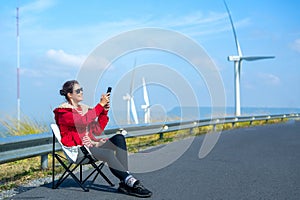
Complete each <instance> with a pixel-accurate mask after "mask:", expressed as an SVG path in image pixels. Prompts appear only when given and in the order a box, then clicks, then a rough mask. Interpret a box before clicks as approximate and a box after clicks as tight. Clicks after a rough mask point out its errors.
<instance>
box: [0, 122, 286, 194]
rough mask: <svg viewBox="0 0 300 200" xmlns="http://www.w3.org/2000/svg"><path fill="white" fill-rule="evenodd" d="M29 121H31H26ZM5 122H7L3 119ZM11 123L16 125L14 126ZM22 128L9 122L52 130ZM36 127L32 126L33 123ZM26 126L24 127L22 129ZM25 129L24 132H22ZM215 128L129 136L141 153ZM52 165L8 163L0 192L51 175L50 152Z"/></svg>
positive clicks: (1, 172) (131, 147)
mask: <svg viewBox="0 0 300 200" xmlns="http://www.w3.org/2000/svg"><path fill="white" fill-rule="evenodd" d="M287 120H288V119H284V120H281V119H274V120H267V121H266V120H260V121H254V122H252V123H251V124H250V122H238V123H235V124H234V125H233V124H232V123H226V124H219V125H217V126H216V130H228V129H232V128H242V127H249V126H256V125H263V124H267V123H272V124H273V123H280V122H286V121H287ZM25 122H27V123H25ZM1 123H3V122H1ZM9 124H12V127H10V125H9ZM21 124H22V126H20V129H19V130H18V131H17V129H16V121H15V120H11V123H6V125H7V127H8V129H9V130H12V132H11V133H14V134H15V135H19V134H20V133H23V130H24V133H26V134H28V133H37V132H39V133H40V132H45V131H48V130H47V129H46V126H44V125H41V126H40V125H39V124H38V123H36V122H32V121H30V120H29V118H27V119H26V120H25V121H23V123H21ZM31 125H32V127H31V128H30V126H31ZM21 127H22V128H21ZM21 130H22V131H21ZM213 130H214V126H213V125H208V126H201V127H194V128H192V129H185V130H178V131H172V132H166V133H164V134H163V137H162V136H161V135H160V134H153V135H148V136H140V137H134V138H127V139H126V140H127V144H128V150H129V152H131V153H133V152H138V151H140V150H142V149H145V148H148V147H151V146H156V145H160V144H165V143H169V142H173V141H176V140H179V139H182V138H185V137H189V136H198V135H201V134H206V133H210V132H212V131H213ZM48 158H49V161H50V162H49V168H48V169H46V170H41V169H40V166H41V165H40V163H41V161H40V157H34V158H29V159H24V160H19V161H15V162H11V163H5V164H2V165H0V168H1V170H0V191H3V190H8V189H11V188H14V187H16V186H18V185H20V184H22V183H24V182H26V181H29V180H33V179H35V178H43V177H46V176H50V175H51V173H52V170H51V169H52V162H51V160H52V156H51V155H49V156H48ZM55 171H56V173H60V172H61V171H62V167H61V166H59V165H58V166H55Z"/></svg>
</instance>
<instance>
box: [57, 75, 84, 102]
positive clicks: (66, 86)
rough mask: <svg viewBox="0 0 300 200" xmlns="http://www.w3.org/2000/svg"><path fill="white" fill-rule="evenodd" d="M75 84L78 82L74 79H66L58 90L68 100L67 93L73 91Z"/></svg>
mask: <svg viewBox="0 0 300 200" xmlns="http://www.w3.org/2000/svg"><path fill="white" fill-rule="evenodd" d="M75 84H79V83H78V81H76V80H71V81H67V82H65V83H64V85H63V87H62V89H61V90H60V91H59V94H60V95H61V96H65V98H66V100H67V101H69V98H68V93H73V88H74V85H75Z"/></svg>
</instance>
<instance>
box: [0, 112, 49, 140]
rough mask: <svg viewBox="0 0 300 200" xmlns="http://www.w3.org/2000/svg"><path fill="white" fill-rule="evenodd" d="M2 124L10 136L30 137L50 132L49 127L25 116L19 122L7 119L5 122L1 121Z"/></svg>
mask: <svg viewBox="0 0 300 200" xmlns="http://www.w3.org/2000/svg"><path fill="white" fill-rule="evenodd" d="M0 124H1V125H2V126H3V127H4V128H6V130H7V133H8V134H9V135H14V136H18V135H28V134H36V133H43V132H48V131H49V129H48V126H47V125H46V124H41V123H39V122H37V121H36V120H32V119H30V118H29V117H28V116H23V117H22V119H21V120H20V121H19V120H18V119H15V118H11V117H7V118H6V119H4V120H0Z"/></svg>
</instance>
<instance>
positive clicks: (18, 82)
mask: <svg viewBox="0 0 300 200" xmlns="http://www.w3.org/2000/svg"><path fill="white" fill-rule="evenodd" d="M16 20H17V115H18V116H17V117H18V130H19V129H20V120H21V100H20V35H19V7H17V16H16Z"/></svg>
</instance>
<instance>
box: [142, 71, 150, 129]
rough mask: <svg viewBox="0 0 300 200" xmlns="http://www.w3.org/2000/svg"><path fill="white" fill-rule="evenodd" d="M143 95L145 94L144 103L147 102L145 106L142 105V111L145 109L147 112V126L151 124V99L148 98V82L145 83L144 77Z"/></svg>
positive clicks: (145, 118)
mask: <svg viewBox="0 0 300 200" xmlns="http://www.w3.org/2000/svg"><path fill="white" fill-rule="evenodd" d="M143 93H144V101H145V105H142V106H141V107H142V109H144V112H145V117H144V120H145V124H147V123H150V103H149V97H148V92H147V88H146V82H145V78H144V77H143Z"/></svg>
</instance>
